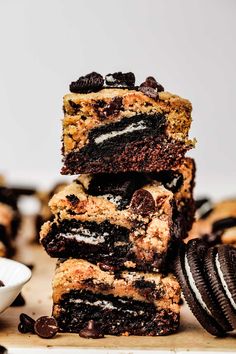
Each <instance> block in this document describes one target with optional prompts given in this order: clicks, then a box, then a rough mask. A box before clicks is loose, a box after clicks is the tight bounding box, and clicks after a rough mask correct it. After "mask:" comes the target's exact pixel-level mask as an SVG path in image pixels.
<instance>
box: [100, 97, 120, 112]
mask: <svg viewBox="0 0 236 354" xmlns="http://www.w3.org/2000/svg"><path fill="white" fill-rule="evenodd" d="M121 108H122V97H114V98H113V99H112V100H111V102H110V103H109V104H108V105H107V106H106V107H105V108H104V110H103V112H102V113H103V114H104V116H105V117H108V116H111V115H116V114H118V113H119V112H120V110H121Z"/></svg>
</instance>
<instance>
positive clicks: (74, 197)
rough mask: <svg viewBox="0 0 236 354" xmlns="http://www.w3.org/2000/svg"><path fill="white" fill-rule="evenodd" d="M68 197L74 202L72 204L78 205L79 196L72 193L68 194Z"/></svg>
mask: <svg viewBox="0 0 236 354" xmlns="http://www.w3.org/2000/svg"><path fill="white" fill-rule="evenodd" d="M66 199H68V200H69V202H70V203H71V204H72V206H76V205H77V204H78V202H79V198H77V197H76V195H74V194H70V195H67V196H66Z"/></svg>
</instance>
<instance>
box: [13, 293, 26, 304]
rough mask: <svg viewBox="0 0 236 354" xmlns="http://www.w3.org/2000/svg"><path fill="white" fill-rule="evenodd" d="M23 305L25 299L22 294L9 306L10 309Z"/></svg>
mask: <svg viewBox="0 0 236 354" xmlns="http://www.w3.org/2000/svg"><path fill="white" fill-rule="evenodd" d="M24 305H25V299H24V298H23V296H22V294H21V293H20V294H19V295H18V296H17V297H16V298H15V300H14V301H13V303H12V304H11V307H20V306H24Z"/></svg>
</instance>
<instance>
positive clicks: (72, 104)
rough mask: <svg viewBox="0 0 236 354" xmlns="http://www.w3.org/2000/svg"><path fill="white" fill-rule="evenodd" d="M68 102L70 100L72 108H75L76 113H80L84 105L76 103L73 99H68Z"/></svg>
mask: <svg viewBox="0 0 236 354" xmlns="http://www.w3.org/2000/svg"><path fill="white" fill-rule="evenodd" d="M68 102H69V104H70V106H71V108H73V110H74V113H78V112H79V111H80V109H81V107H82V106H81V105H80V104H79V103H75V102H73V101H72V100H68Z"/></svg>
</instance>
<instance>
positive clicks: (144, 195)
mask: <svg viewBox="0 0 236 354" xmlns="http://www.w3.org/2000/svg"><path fill="white" fill-rule="evenodd" d="M130 207H131V209H132V210H133V212H134V213H136V214H140V215H142V216H147V215H149V214H150V213H153V212H154V211H155V201H154V199H153V197H152V195H151V193H150V192H148V191H147V190H145V189H139V190H137V191H136V192H134V194H133V197H132V199H131V203H130Z"/></svg>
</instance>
